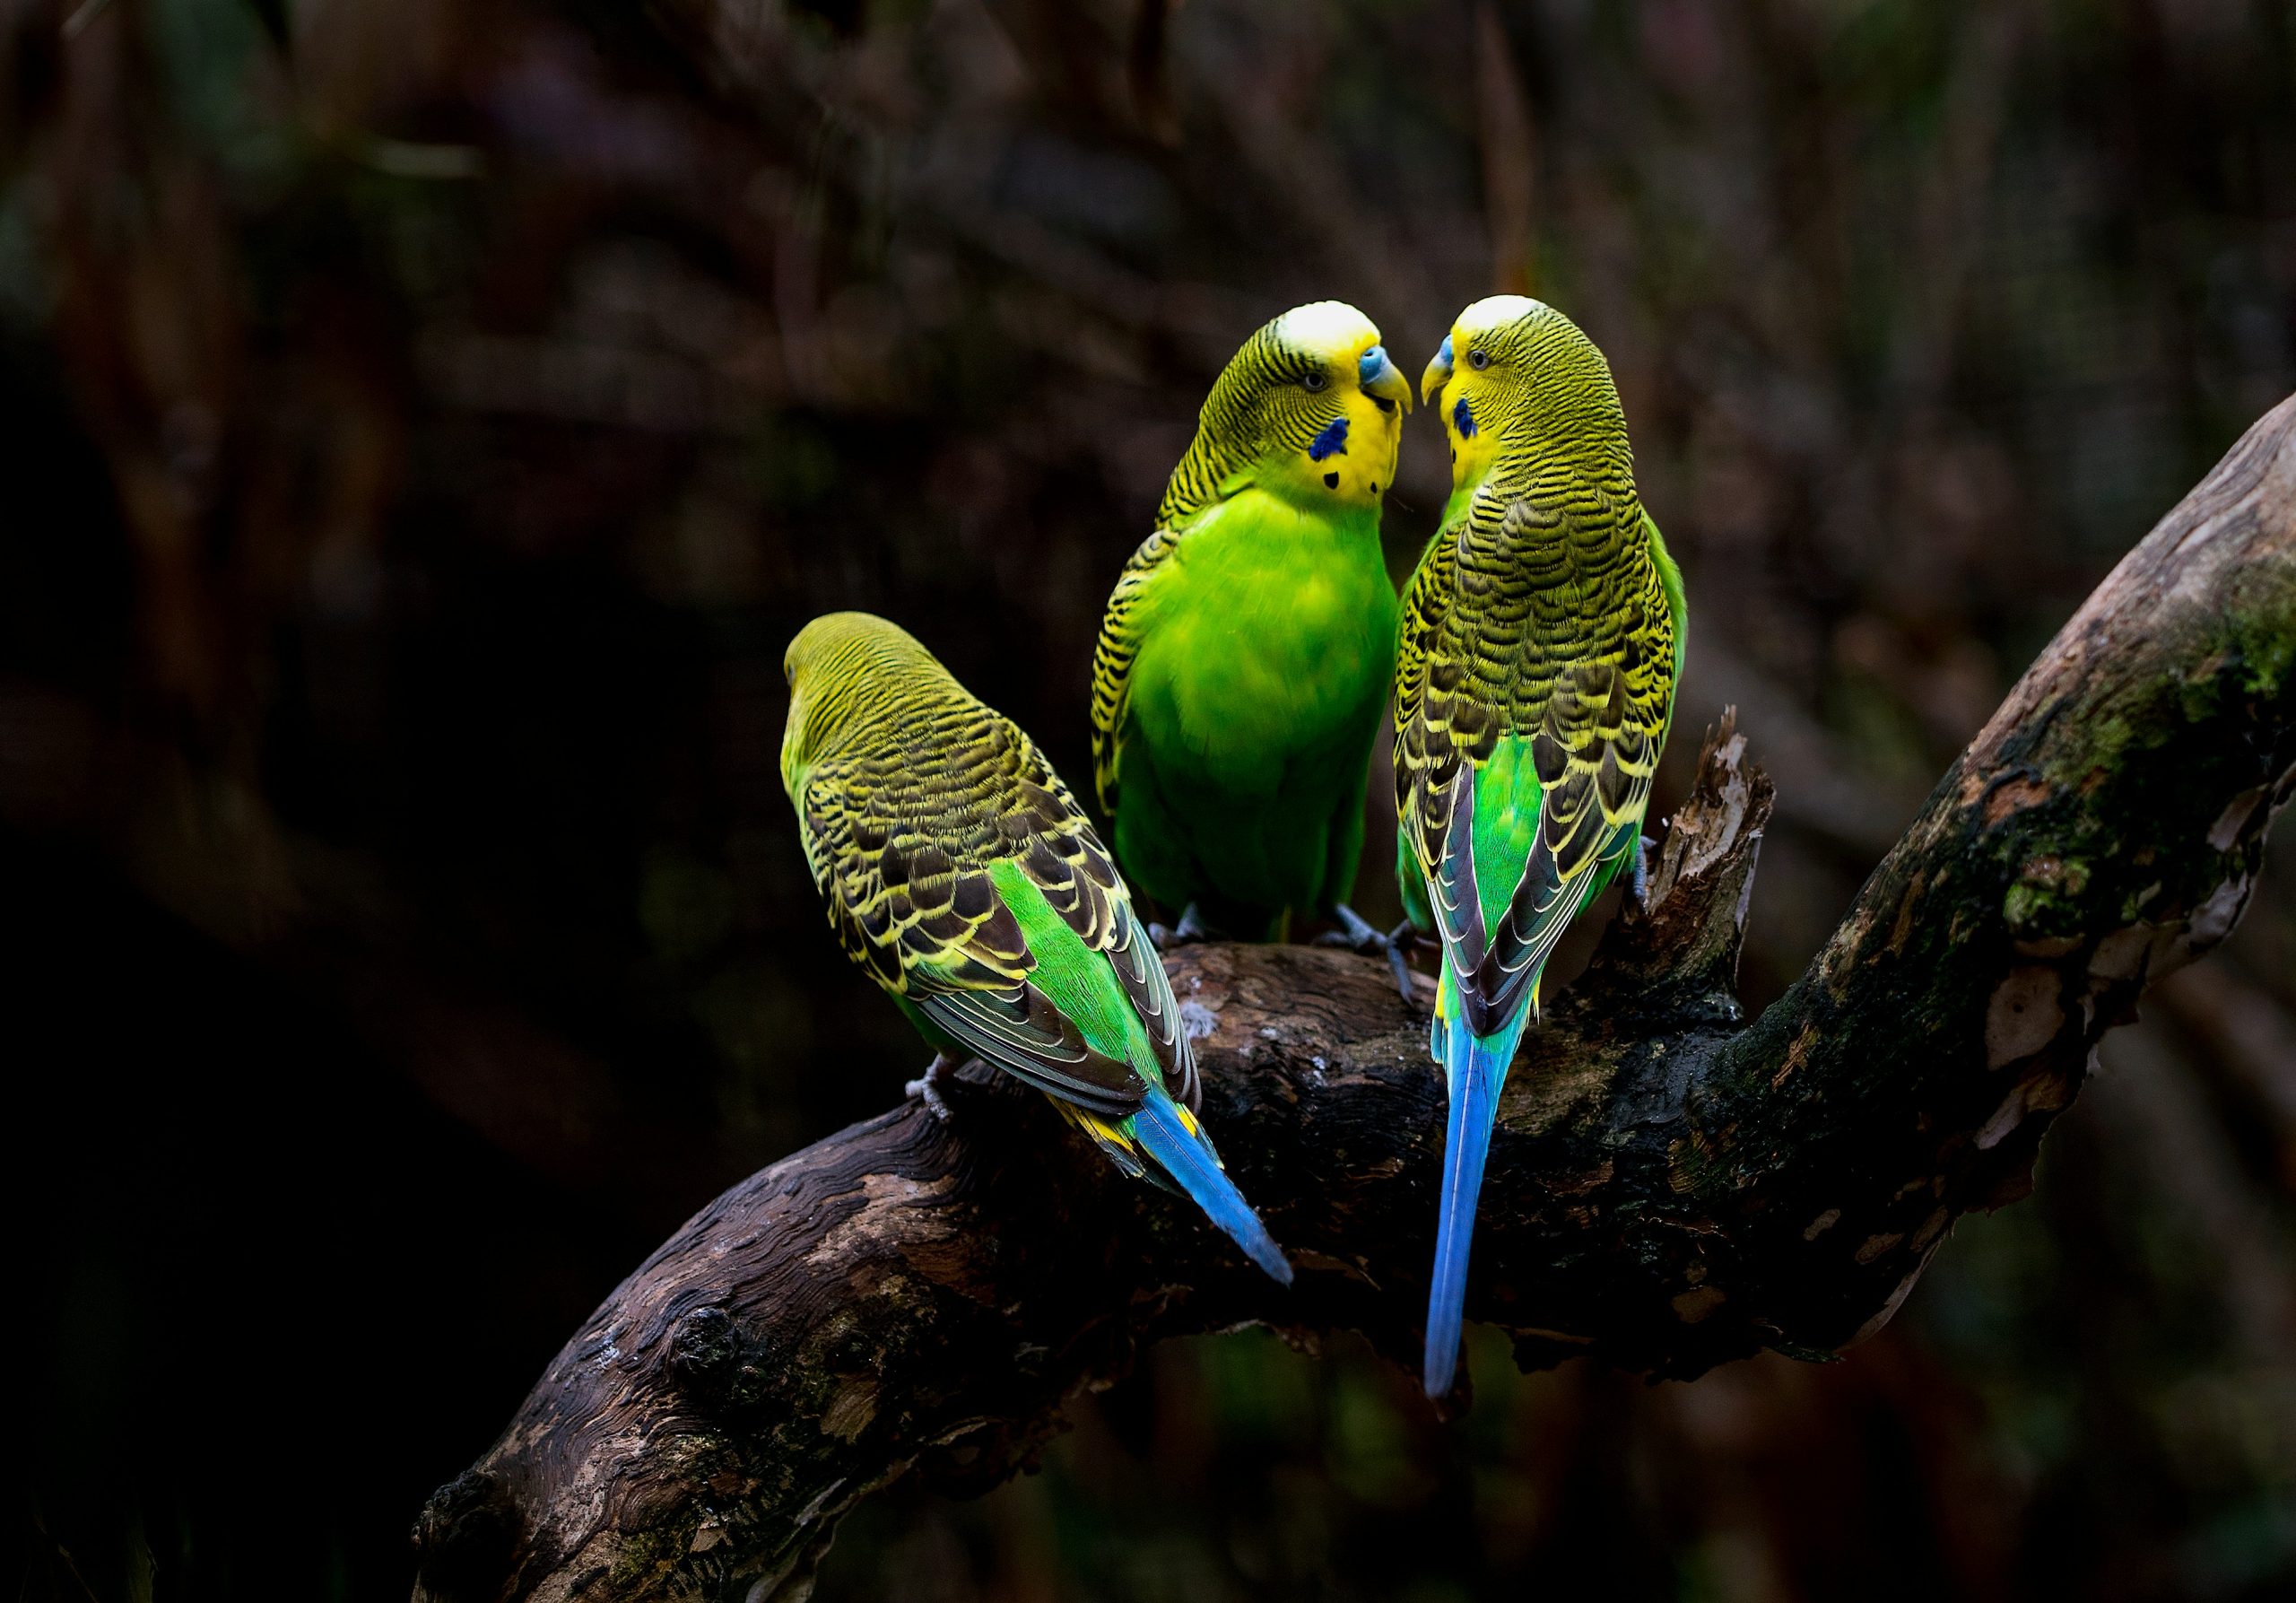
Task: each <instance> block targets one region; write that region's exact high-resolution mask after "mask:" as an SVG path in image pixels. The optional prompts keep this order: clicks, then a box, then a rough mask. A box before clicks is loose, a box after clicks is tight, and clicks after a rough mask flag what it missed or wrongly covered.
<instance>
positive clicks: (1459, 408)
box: [1451, 396, 1474, 440]
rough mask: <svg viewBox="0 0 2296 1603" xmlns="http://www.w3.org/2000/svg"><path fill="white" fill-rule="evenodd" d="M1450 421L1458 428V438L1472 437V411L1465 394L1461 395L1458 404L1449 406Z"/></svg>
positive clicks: (1468, 438) (1471, 438) (1466, 438)
mask: <svg viewBox="0 0 2296 1603" xmlns="http://www.w3.org/2000/svg"><path fill="white" fill-rule="evenodd" d="M1451 423H1452V426H1453V427H1455V428H1457V430H1458V431H1459V438H1460V439H1462V440H1473V439H1474V412H1473V411H1472V410H1471V409H1469V407H1468V405H1467V398H1466V396H1460V397H1459V404H1458V405H1456V406H1454V407H1452V408H1451Z"/></svg>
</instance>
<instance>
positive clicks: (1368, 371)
mask: <svg viewBox="0 0 2296 1603" xmlns="http://www.w3.org/2000/svg"><path fill="white" fill-rule="evenodd" d="M1355 377H1356V380H1357V382H1358V383H1360V384H1361V386H1362V387H1363V393H1364V394H1365V395H1367V396H1371V397H1373V398H1374V399H1376V400H1381V401H1386V402H1387V403H1388V404H1390V405H1396V404H1400V405H1402V407H1403V409H1404V410H1405V412H1409V411H1410V410H1411V383H1410V380H1408V379H1405V377H1404V376H1403V372H1402V370H1400V369H1398V368H1397V367H1396V364H1395V363H1394V362H1389V361H1388V360H1387V347H1386V346H1385V345H1374V346H1372V347H1371V348H1370V350H1368V351H1366V352H1364V353H1363V354H1362V355H1361V356H1360V357H1358V358H1356V362H1355Z"/></svg>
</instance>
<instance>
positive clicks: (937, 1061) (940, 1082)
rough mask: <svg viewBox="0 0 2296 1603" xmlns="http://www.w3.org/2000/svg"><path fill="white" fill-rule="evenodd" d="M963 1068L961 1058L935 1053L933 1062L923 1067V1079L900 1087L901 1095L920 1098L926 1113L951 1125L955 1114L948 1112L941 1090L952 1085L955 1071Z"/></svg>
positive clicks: (947, 1104)
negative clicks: (923, 1102) (922, 1100)
mask: <svg viewBox="0 0 2296 1603" xmlns="http://www.w3.org/2000/svg"><path fill="white" fill-rule="evenodd" d="M964 1066H965V1060H964V1059H961V1058H952V1057H951V1056H950V1055H949V1054H948V1053H946V1052H936V1053H935V1054H934V1058H933V1061H932V1062H930V1063H928V1064H926V1066H925V1077H924V1078H922V1079H918V1080H911V1081H910V1082H909V1084H908V1085H904V1086H902V1087H901V1088H900V1089H901V1094H902V1095H903V1096H915V1097H922V1098H923V1099H924V1101H925V1108H926V1111H927V1112H929V1113H930V1114H932V1115H933V1117H934V1118H935V1119H938V1120H940V1121H941V1122H942V1123H943V1124H953V1123H955V1122H956V1114H955V1113H954V1112H952V1111H951V1110H950V1107H949V1102H948V1099H947V1097H945V1096H944V1095H943V1094H942V1091H941V1088H942V1087H943V1086H944V1085H954V1084H955V1083H956V1078H957V1070H959V1069H961V1068H962V1067H964Z"/></svg>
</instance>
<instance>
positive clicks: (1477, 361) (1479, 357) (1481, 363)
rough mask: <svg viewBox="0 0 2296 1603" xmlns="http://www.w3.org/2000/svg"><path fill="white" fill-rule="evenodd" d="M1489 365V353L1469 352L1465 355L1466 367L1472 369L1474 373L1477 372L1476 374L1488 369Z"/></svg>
mask: <svg viewBox="0 0 2296 1603" xmlns="http://www.w3.org/2000/svg"><path fill="white" fill-rule="evenodd" d="M1490 365H1491V353H1490V352H1488V351H1470V352H1468V353H1467V366H1469V367H1471V368H1473V369H1474V370H1475V371H1476V372H1478V373H1479V372H1481V371H1483V369H1485V368H1487V367H1489V366H1490Z"/></svg>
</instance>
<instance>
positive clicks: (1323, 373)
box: [1092, 301, 1411, 989]
mask: <svg viewBox="0 0 2296 1603" xmlns="http://www.w3.org/2000/svg"><path fill="white" fill-rule="evenodd" d="M1410 406H1411V387H1410V385H1409V383H1408V382H1407V381H1406V380H1405V379H1404V377H1403V375H1402V374H1401V373H1400V372H1398V371H1397V370H1396V366H1395V364H1394V363H1393V362H1390V361H1389V360H1388V359H1387V352H1386V351H1385V350H1384V349H1383V348H1382V347H1381V346H1380V344H1379V331H1378V328H1376V327H1373V326H1372V323H1371V321H1370V318H1366V317H1365V316H1364V315H1363V314H1362V313H1361V312H1360V311H1357V310H1356V309H1354V308H1353V307H1352V306H1347V305H1344V304H1342V303H1340V302H1338V301H1318V302H1317V303H1316V304H1314V305H1311V306H1301V307H1295V308H1294V309H1291V311H1288V312H1285V313H1284V314H1283V316H1282V317H1280V318H1276V319H1275V320H1274V322H1272V323H1269V324H1268V325H1267V326H1266V327H1263V328H1262V329H1260V330H1259V332H1258V333H1257V334H1255V335H1252V336H1251V338H1250V339H1248V340H1247V341H1245V342H1244V347H1243V349H1242V350H1240V351H1239V352H1238V353H1236V355H1235V358H1234V359H1233V360H1232V361H1231V362H1229V363H1228V366H1227V369H1226V370H1225V371H1223V372H1222V374H1221V375H1220V379H1219V382H1218V383H1216V384H1214V385H1213V387H1212V394H1211V396H1210V398H1208V399H1207V400H1206V401H1205V404H1204V412H1203V414H1202V417H1201V419H1200V420H1199V423H1198V426H1197V429H1196V439H1195V441H1194V443H1192V444H1191V445H1190V446H1189V447H1188V449H1187V455H1186V456H1185V457H1182V458H1181V459H1180V464H1179V466H1178V467H1177V468H1175V469H1173V471H1172V477H1171V483H1170V485H1169V487H1168V488H1167V489H1166V490H1165V492H1164V500H1163V504H1162V505H1161V507H1160V508H1159V509H1158V511H1157V514H1156V531H1155V532H1154V533H1153V534H1152V535H1150V536H1148V539H1147V541H1146V543H1145V544H1143V545H1142V546H1141V547H1140V549H1139V550H1138V551H1137V552H1135V553H1134V554H1133V557H1132V560H1131V561H1130V562H1127V563H1126V565H1125V570H1124V574H1123V577H1122V578H1120V579H1118V581H1117V587H1116V593H1115V594H1114V595H1112V596H1111V597H1109V609H1108V615H1107V618H1106V619H1105V620H1104V621H1103V623H1101V625H1100V647H1099V649H1098V650H1097V651H1096V652H1095V653H1094V656H1093V663H1092V764H1093V778H1094V780H1096V781H1097V783H1098V787H1099V789H1100V806H1101V807H1102V809H1103V810H1104V811H1105V812H1106V813H1107V814H1108V815H1109V819H1110V820H1111V822H1112V826H1113V827H1112V834H1113V837H1114V841H1115V845H1116V851H1117V859H1118V861H1119V862H1120V863H1122V864H1123V865H1124V870H1125V873H1126V874H1127V875H1128V876H1131V878H1132V881H1133V883H1134V884H1136V885H1138V886H1139V887H1140V888H1141V889H1143V890H1144V891H1146V892H1147V893H1149V894H1150V895H1152V896H1154V897H1155V898H1156V899H1157V900H1158V901H1160V902H1164V903H1165V904H1166V905H1168V906H1170V907H1171V908H1174V909H1186V910H1187V911H1186V913H1185V914H1184V915H1183V916H1182V918H1181V919H1180V933H1181V934H1182V935H1183V936H1187V935H1194V934H1199V933H1203V932H1205V930H1206V929H1207V928H1208V929H1212V930H1219V931H1222V932H1224V933H1227V934H1230V935H1234V936H1239V937H1247V938H1249V939H1254V940H1276V939H1281V938H1282V937H1283V934H1284V931H1285V929H1286V928H1287V926H1288V921H1289V918H1290V915H1291V913H1292V912H1295V911H1297V912H1301V913H1308V914H1316V913H1329V914H1330V915H1331V916H1333V917H1334V918H1335V919H1338V920H1339V922H1340V923H1341V925H1342V926H1343V928H1344V930H1345V932H1346V935H1347V937H1348V938H1349V939H1350V940H1351V942H1352V943H1353V944H1355V945H1359V946H1360V947H1361V948H1363V949H1365V950H1386V951H1387V952H1389V954H1390V955H1391V956H1392V952H1393V949H1392V948H1391V947H1389V946H1388V945H1387V938H1386V937H1384V936H1382V935H1380V934H1379V933H1378V932H1377V931H1375V930H1373V929H1372V928H1370V926H1369V925H1368V924H1366V923H1365V922H1364V921H1363V920H1362V919H1361V918H1359V917H1358V916H1357V915H1356V913H1355V912H1354V910H1352V908H1350V907H1349V906H1348V905H1347V901H1348V897H1349V896H1350V895H1351V894H1352V891H1353V886H1354V882H1355V867H1356V860H1357V858H1359V857H1360V856H1361V851H1362V846H1363V789H1364V783H1365V778H1366V775H1367V772H1368V771H1369V768H1370V759H1371V746H1372V743H1373V742H1374V741H1375V740H1376V739H1377V738H1378V729H1379V714H1380V711H1381V710H1382V708H1383V704H1384V702H1385V700H1386V696H1387V684H1388V680H1389V677H1390V675H1391V673H1392V668H1393V664H1394V660H1395V656H1394V653H1395V628H1396V596H1395V587H1394V585H1393V584H1392V582H1390V580H1389V579H1388V578H1387V563H1386V562H1385V561H1384V559H1383V558H1382V557H1381V555H1380V552H1379V506H1380V499H1381V497H1382V495H1383V494H1384V493H1385V492H1386V490H1387V486H1388V485H1389V484H1391V483H1393V482H1394V479H1395V465H1396V441H1397V438H1398V436H1399V434H1400V432H1401V424H1402V419H1403V414H1405V412H1407V411H1408V410H1409V409H1410ZM1395 961H1396V963H1397V964H1398V966H1400V963H1401V959H1400V958H1396V959H1395ZM1408 984H1409V982H1408V979H1407V977H1406V978H1405V989H1408Z"/></svg>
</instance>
